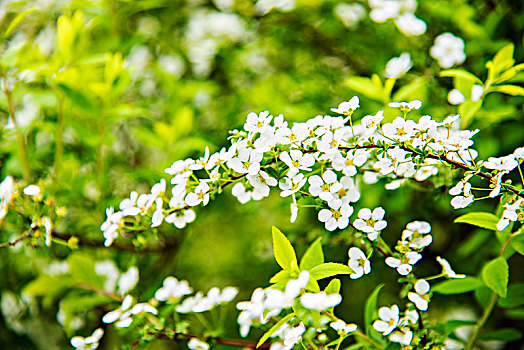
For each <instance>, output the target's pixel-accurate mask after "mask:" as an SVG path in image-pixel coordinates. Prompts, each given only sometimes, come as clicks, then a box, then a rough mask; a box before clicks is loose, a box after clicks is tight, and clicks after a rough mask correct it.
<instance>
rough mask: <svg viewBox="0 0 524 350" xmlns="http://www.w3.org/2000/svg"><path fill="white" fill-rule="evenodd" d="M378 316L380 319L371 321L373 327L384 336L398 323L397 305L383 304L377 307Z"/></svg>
mask: <svg viewBox="0 0 524 350" xmlns="http://www.w3.org/2000/svg"><path fill="white" fill-rule="evenodd" d="M378 316H379V317H380V320H377V321H375V322H373V328H375V330H376V331H378V332H380V333H383V334H384V336H386V335H388V334H390V333H391V332H392V331H393V330H394V329H395V328H396V327H397V325H398V321H399V310H398V306H397V305H393V306H391V308H388V307H385V306H384V307H381V308H380V309H378Z"/></svg>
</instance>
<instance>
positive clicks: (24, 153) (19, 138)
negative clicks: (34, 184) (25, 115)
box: [4, 90, 31, 184]
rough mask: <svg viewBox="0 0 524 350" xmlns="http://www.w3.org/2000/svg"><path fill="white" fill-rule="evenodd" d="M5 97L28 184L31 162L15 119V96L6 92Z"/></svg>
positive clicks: (29, 181) (25, 179) (23, 172)
mask: <svg viewBox="0 0 524 350" xmlns="http://www.w3.org/2000/svg"><path fill="white" fill-rule="evenodd" d="M4 93H5V97H6V99H7V105H8V107H9V117H10V118H11V122H12V123H13V125H14V127H15V130H16V140H17V141H18V154H19V155H20V162H21V163H22V174H23V177H24V182H25V183H26V184H29V183H31V170H30V168H29V161H28V159H27V148H26V146H25V141H24V135H23V133H22V131H21V130H20V129H19V128H18V123H17V122H16V117H15V104H14V103H13V95H12V92H11V90H5V91H4Z"/></svg>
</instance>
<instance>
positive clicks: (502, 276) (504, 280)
mask: <svg viewBox="0 0 524 350" xmlns="http://www.w3.org/2000/svg"><path fill="white" fill-rule="evenodd" d="M508 279H509V267H508V263H507V261H506V259H504V258H503V257H501V256H499V257H498V258H496V259H494V260H491V261H490V262H489V263H487V264H486V265H485V266H484V268H483V269H482V280H483V281H484V284H485V285H486V286H488V287H489V288H490V289H491V290H492V291H494V292H495V293H497V294H498V295H499V296H501V297H503V298H505V297H506V295H507V293H508Z"/></svg>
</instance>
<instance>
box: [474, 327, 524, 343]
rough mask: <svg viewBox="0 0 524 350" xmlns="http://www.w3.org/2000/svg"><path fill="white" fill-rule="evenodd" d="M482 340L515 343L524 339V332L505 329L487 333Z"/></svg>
mask: <svg viewBox="0 0 524 350" xmlns="http://www.w3.org/2000/svg"><path fill="white" fill-rule="evenodd" d="M479 338H480V339H484V340H499V341H503V342H510V341H515V340H518V339H520V338H522V332H521V331H519V330H517V329H515V328H503V329H497V330H496V331H492V332H486V333H484V334H482V335H481V336H480V337H479Z"/></svg>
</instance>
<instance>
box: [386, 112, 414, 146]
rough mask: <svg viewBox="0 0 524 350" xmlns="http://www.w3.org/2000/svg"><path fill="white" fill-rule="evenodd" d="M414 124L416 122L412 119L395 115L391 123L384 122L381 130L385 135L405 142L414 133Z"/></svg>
mask: <svg viewBox="0 0 524 350" xmlns="http://www.w3.org/2000/svg"><path fill="white" fill-rule="evenodd" d="M410 103H411V102H410ZM390 105H391V104H390ZM408 107H409V105H408ZM415 126H416V124H415V122H414V121H413V120H411V119H408V120H405V119H404V118H402V117H397V118H395V120H393V121H392V122H391V123H386V124H384V125H383V126H382V130H383V131H384V135H386V136H387V137H389V138H392V139H395V140H398V141H400V142H405V141H408V140H409V139H411V138H412V137H413V136H414V135H415Z"/></svg>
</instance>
